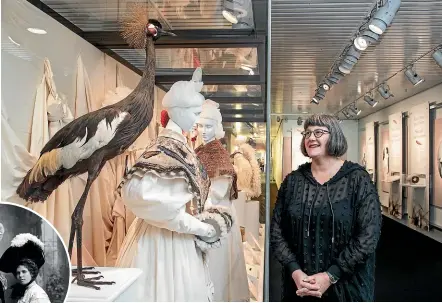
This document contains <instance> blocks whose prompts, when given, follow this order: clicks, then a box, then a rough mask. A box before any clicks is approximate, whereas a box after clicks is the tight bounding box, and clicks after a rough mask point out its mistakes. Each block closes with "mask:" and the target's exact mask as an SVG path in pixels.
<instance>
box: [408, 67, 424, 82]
mask: <svg viewBox="0 0 442 303" xmlns="http://www.w3.org/2000/svg"><path fill="white" fill-rule="evenodd" d="M405 76H407V79H408V81H410V82H411V83H412V84H413V85H414V86H416V85H418V84H419V83H422V82H423V81H424V79H423V78H422V77H421V76H419V75H418V74H417V73H416V71H415V70H414V68H413V67H412V66H411V67H408V68H407V70H406V71H405Z"/></svg>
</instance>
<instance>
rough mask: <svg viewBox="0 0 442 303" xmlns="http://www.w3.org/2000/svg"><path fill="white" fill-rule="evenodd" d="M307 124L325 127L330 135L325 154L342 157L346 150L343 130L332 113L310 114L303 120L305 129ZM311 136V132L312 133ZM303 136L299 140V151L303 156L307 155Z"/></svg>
mask: <svg viewBox="0 0 442 303" xmlns="http://www.w3.org/2000/svg"><path fill="white" fill-rule="evenodd" d="M309 126H322V127H326V128H327V129H328V131H329V132H330V137H329V139H328V142H327V147H326V149H327V155H329V156H332V157H342V156H343V155H345V153H346V152H347V148H348V145H347V139H346V138H345V135H344V132H343V131H342V129H341V127H340V126H339V122H338V119H336V117H334V116H332V115H325V114H322V115H312V116H310V117H308V118H307V120H305V122H304V130H307V128H308V127H309ZM312 136H313V134H312ZM304 141H305V139H304V137H302V140H301V152H302V154H303V155H304V156H305V157H308V154H307V151H306V149H305V144H304Z"/></svg>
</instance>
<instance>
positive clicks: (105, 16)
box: [42, 0, 254, 31]
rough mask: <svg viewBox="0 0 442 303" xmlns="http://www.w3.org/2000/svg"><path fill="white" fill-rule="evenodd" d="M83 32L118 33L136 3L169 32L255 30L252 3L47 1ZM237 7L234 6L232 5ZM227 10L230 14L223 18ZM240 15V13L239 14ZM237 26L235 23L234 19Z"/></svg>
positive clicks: (209, 0)
mask: <svg viewBox="0 0 442 303" xmlns="http://www.w3.org/2000/svg"><path fill="white" fill-rule="evenodd" d="M42 2H44V3H45V4H46V5H48V6H49V7H50V8H52V9H53V10H55V11H56V12H57V13H59V14H60V15H61V16H63V17H64V18H66V19H67V20H69V21H70V22H72V23H73V24H75V25H76V26H78V27H79V28H80V29H82V30H83V31H117V30H119V20H120V19H121V16H124V15H125V14H126V13H127V12H128V11H130V7H131V5H133V4H134V3H146V4H148V9H147V10H148V12H149V18H155V19H158V20H159V21H160V22H161V23H162V25H163V28H166V29H175V30H180V29H227V30H229V29H230V30H231V29H236V28H242V29H243V28H250V29H253V27H254V21H253V9H252V0H242V1H234V4H232V1H223V0H204V1H195V0H173V1H172V0H119V1H115V0H100V1H97V0H83V1H72V0H43V1H42ZM232 5H234V6H232ZM223 11H224V12H227V15H226V13H224V15H225V16H226V17H227V18H229V17H230V16H233V19H232V18H229V19H230V21H229V20H228V19H226V17H225V16H224V15H223ZM239 12H240V14H239ZM235 18H236V19H237V21H238V23H237V24H232V23H231V22H232V21H235V20H234V19H235Z"/></svg>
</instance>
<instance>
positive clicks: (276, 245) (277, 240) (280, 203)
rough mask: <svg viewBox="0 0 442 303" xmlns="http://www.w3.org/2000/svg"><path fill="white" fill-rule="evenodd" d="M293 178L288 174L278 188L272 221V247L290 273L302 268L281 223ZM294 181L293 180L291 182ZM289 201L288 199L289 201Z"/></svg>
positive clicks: (276, 256) (277, 257)
mask: <svg viewBox="0 0 442 303" xmlns="http://www.w3.org/2000/svg"><path fill="white" fill-rule="evenodd" d="M291 178H293V176H292V175H291V174H290V175H288V176H287V177H286V178H285V179H284V181H283V182H282V184H281V187H280V188H279V190H278V197H277V199H276V205H275V209H274V211H273V218H272V222H271V223H270V247H271V249H272V251H273V253H274V255H275V258H276V259H277V260H278V261H279V262H280V263H281V265H282V266H284V267H285V268H286V269H287V270H288V271H289V272H290V273H293V272H294V271H295V270H297V269H300V268H301V267H300V266H299V264H298V262H297V260H296V256H295V254H294V253H293V252H292V250H291V249H290V247H289V245H288V243H287V240H286V239H285V237H284V231H283V227H282V225H281V216H282V215H283V212H284V209H285V204H286V201H285V197H286V196H288V195H287V194H286V191H287V190H290V186H291V184H290V186H288V183H289V179H291ZM291 183H292V182H291ZM287 202H288V201H287Z"/></svg>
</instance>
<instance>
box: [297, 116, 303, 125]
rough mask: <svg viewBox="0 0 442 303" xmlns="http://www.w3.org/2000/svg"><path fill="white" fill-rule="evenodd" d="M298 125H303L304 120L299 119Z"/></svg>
mask: <svg viewBox="0 0 442 303" xmlns="http://www.w3.org/2000/svg"><path fill="white" fill-rule="evenodd" d="M297 123H298V125H302V118H301V117H298V121H297Z"/></svg>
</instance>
